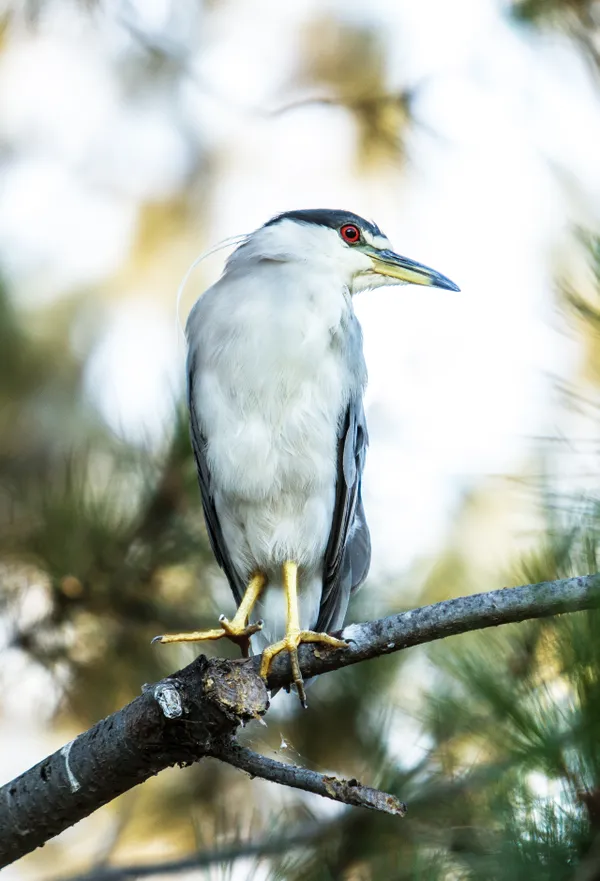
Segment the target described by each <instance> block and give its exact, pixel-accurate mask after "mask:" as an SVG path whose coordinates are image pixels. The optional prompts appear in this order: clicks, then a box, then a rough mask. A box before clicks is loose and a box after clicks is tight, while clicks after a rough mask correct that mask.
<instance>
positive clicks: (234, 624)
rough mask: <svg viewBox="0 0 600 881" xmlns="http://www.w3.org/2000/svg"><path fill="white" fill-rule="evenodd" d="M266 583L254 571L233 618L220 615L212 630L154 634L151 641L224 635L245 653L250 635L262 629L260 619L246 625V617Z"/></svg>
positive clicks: (209, 637)
mask: <svg viewBox="0 0 600 881" xmlns="http://www.w3.org/2000/svg"><path fill="white" fill-rule="evenodd" d="M266 583H267V579H266V576H264V575H263V574H262V572H256V573H255V574H254V575H253V576H252V578H251V579H250V583H249V585H248V587H247V588H246V592H245V594H244V596H243V597H242V602H241V603H240V605H239V606H238V610H237V612H236V613H235V615H234V617H233V619H232V620H231V621H230V620H229V619H228V618H226V617H225V615H221V616H220V617H219V624H220V625H221V626H220V627H218V628H216V629H214V630H192V631H190V632H189V633H165V634H164V635H163V636H155V637H154V639H153V640H152V642H161V643H167V642H203V641H204V640H205V639H222V638H223V637H224V636H226V637H228V639H230V640H231V641H232V642H236V643H238V645H240V646H241V648H242V651H243V652H244V654H245V655H247V654H248V648H249V645H250V637H251V636H252V634H253V633H256V632H257V631H258V630H262V626H263V622H262V621H257V622H256V624H250V625H248V623H247V622H248V618H249V616H250V613H251V612H252V609H253V608H254V606H255V605H256V601H257V600H258V598H259V596H260V595H261V593H262V590H263V588H264V586H265V584H266Z"/></svg>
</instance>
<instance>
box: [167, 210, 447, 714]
mask: <svg viewBox="0 0 600 881" xmlns="http://www.w3.org/2000/svg"><path fill="white" fill-rule="evenodd" d="M407 283H413V284H422V285H433V286H435V287H439V288H448V289H449V290H452V291H458V290H459V288H458V287H457V286H456V285H455V284H454V283H453V282H451V281H450V280H449V279H447V278H445V277H444V276H443V275H440V274H439V273H437V272H435V271H434V270H433V269H429V268H428V267H427V266H422V265H421V264H420V263H415V262H414V261H413V260H408V259H407V258H406V257H400V256H399V255H398V254H395V253H394V251H392V249H391V246H390V243H389V241H388V240H387V238H386V237H385V236H384V235H383V233H382V232H381V231H380V230H379V229H378V228H377V226H375V224H374V223H369V222H368V221H366V220H363V219H362V217H358V216H357V215H356V214H351V213H350V212H348V211H328V210H314V211H289V212H287V213H285V214H280V215H279V216H278V217H275V218H273V219H272V220H270V221H269V222H268V223H266V224H265V225H264V226H262V227H261V228H260V229H258V230H256V232H254V233H252V234H251V235H249V236H248V237H247V238H246V239H245V240H244V241H243V243H242V244H241V245H240V246H239V247H238V248H237V250H236V251H234V253H233V254H232V255H231V257H230V258H229V259H228V261H227V264H226V267H225V271H224V273H223V275H222V276H221V278H220V279H219V281H218V282H217V283H216V284H214V285H213V286H212V287H211V288H209V290H207V291H206V292H205V293H204V294H203V295H202V296H201V297H200V298H199V300H198V301H197V302H196V304H195V306H194V308H193V309H192V312H191V313H190V316H189V319H188V322H187V327H186V335H187V342H188V359H187V370H188V404H189V409H190V417H191V437H192V445H193V449H194V455H195V457H196V465H197V468H198V478H199V481H200V490H201V493H202V504H203V508H204V516H205V519H206V526H207V529H208V534H209V536H210V541H211V545H212V549H213V551H214V554H215V557H216V558H217V562H218V563H219V565H220V566H221V568H222V569H223V570H224V572H225V575H226V576H227V579H228V581H229V584H230V586H231V589H232V591H233V595H234V597H235V600H236V603H237V605H238V609H237V612H236V614H235V616H234V618H233V619H232V620H231V621H230V620H228V619H227V618H225V617H224V616H221V617H220V618H219V627H218V628H216V629H214V630H208V631H198V632H193V633H176V634H167V635H165V636H162V637H159V638H158V639H160V640H161V641H162V642H191V641H199V640H205V639H220V638H221V637H224V636H226V637H229V638H230V639H233V640H234V641H236V642H238V643H240V644H241V645H243V646H244V644H245V647H246V650H247V647H248V644H249V640H250V637H253V643H254V648H259V647H263V656H262V663H261V674H262V676H263V677H266V675H267V673H268V671H269V665H270V663H271V660H272V658H274V657H275V655H277V654H278V653H279V652H282V651H287V652H289V654H290V659H291V665H292V672H293V677H294V682H295V684H296V688H297V690H298V694H299V697H300V699H301V701H302V703H303V705H306V700H305V693H304V686H303V683H302V676H301V674H300V669H299V665H298V651H297V649H298V646H299V645H300V644H301V643H303V642H317V643H324V644H325V645H329V646H334V647H336V648H337V647H340V646H344V645H345V643H344V641H343V640H341V639H337V638H335V637H333V636H330V635H329V632H330V631H335V630H338V629H339V628H341V627H342V625H343V623H344V618H345V615H346V610H347V608H348V602H349V600H350V595H351V594H352V592H353V591H354V590H356V589H357V588H358V587H359V586H360V585H361V584H362V582H363V581H364V579H365V578H366V575H367V572H368V569H369V562H370V557H371V546H370V538H369V530H368V528H367V523H366V520H365V515H364V510H363V506H362V501H361V478H362V473H363V467H364V462H365V452H366V447H367V426H366V423H365V414H364V410H363V393H364V390H365V385H366V381H367V370H366V367H365V361H364V357H363V348H362V333H361V329H360V325H359V323H358V320H357V318H356V315H355V314H354V309H353V305H352V298H353V296H354V295H355V294H357V293H359V292H360V291H364V290H368V289H370V288H376V287H379V286H381V285H387V284H407ZM249 622H251V623H249ZM257 643H258V644H257ZM261 643H262V646H261Z"/></svg>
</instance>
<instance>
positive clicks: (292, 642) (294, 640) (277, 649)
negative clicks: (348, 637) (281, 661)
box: [260, 630, 348, 709]
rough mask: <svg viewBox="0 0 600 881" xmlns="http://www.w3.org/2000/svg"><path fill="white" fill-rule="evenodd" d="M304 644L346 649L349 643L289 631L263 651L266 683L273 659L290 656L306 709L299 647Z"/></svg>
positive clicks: (304, 632) (333, 638)
mask: <svg viewBox="0 0 600 881" xmlns="http://www.w3.org/2000/svg"><path fill="white" fill-rule="evenodd" d="M304 642H319V643H322V644H323V645H328V646H330V647H331V648H336V649H341V648H346V646H347V645H348V643H347V642H345V640H343V639H338V638H337V637H336V636H330V635H329V633H316V632H315V631H314V630H296V631H294V630H288V632H287V633H286V635H285V636H284V638H283V639H281V640H280V641H279V642H274V643H273V645H269V646H267V648H266V649H265V650H264V651H263V655H262V660H261V663H260V675H261V676H262V678H263V679H264V680H265V681H266V679H267V677H268V675H269V669H270V667H271V663H272V661H273V658H274V657H275V656H276V655H278V654H280V653H281V652H284V651H287V652H288V654H289V656H290V664H291V667H292V677H293V682H294V685H295V686H296V691H297V693H298V697H299V698H300V703H301V704H302V706H303V707H304V709H306V707H307V703H306V691H305V689H304V680H303V679H302V673H301V671H300V663H299V661H298V647H299V646H300V645H302V643H304Z"/></svg>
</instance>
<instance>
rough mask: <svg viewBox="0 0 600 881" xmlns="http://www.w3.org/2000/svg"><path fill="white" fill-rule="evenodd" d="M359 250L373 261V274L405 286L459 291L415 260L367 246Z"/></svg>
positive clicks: (440, 275) (455, 286) (444, 277)
mask: <svg viewBox="0 0 600 881" xmlns="http://www.w3.org/2000/svg"><path fill="white" fill-rule="evenodd" d="M361 250H363V251H364V253H366V254H368V256H369V257H370V258H371V260H372V261H373V272H376V273H377V274H378V275H387V276H388V277H389V278H395V279H396V280H397V281H400V282H404V283H405V284H424V285H428V286H429V287H434V288H445V289H446V290H448V291H460V288H459V287H458V285H455V284H454V282H453V281H450V279H449V278H446V276H445V275H442V274H441V273H440V272H436V271H435V269H430V268H429V266H423V264H422V263H417V262H416V260H409V259H408V257H401V256H400V254H395V253H394V251H386V250H382V251H380V250H378V249H377V248H374V247H372V246H371V245H368V246H367V247H366V248H365V247H363V248H362V249H361Z"/></svg>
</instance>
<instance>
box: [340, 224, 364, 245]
mask: <svg viewBox="0 0 600 881" xmlns="http://www.w3.org/2000/svg"><path fill="white" fill-rule="evenodd" d="M340 235H341V237H342V238H343V240H344V241H345V242H348V244H349V245H355V244H356V243H357V242H359V241H360V230H359V228H358V227H357V226H354V224H353V223H346V224H344V226H343V227H342V228H341V229H340Z"/></svg>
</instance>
